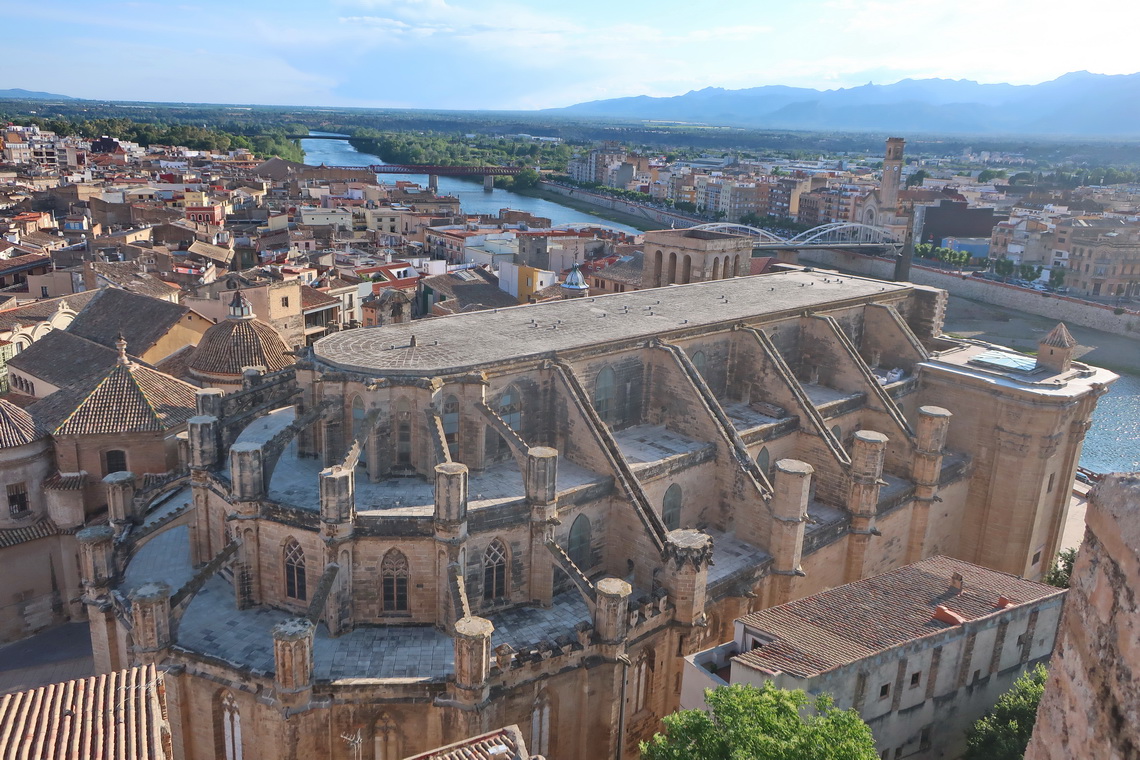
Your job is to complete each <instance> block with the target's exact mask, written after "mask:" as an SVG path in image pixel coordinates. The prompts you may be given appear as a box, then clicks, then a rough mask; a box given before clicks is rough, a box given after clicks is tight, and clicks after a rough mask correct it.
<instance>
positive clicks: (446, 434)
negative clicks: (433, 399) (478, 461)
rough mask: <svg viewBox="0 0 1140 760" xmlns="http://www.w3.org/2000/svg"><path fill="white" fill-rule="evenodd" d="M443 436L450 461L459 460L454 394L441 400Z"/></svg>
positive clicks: (456, 407) (457, 417) (457, 416)
mask: <svg viewBox="0 0 1140 760" xmlns="http://www.w3.org/2000/svg"><path fill="white" fill-rule="evenodd" d="M443 438H444V440H445V441H446V442H447V452H448V454H449V455H450V456H451V461H453V462H457V461H459V399H458V398H456V397H455V396H448V397H447V398H445V399H444V400H443Z"/></svg>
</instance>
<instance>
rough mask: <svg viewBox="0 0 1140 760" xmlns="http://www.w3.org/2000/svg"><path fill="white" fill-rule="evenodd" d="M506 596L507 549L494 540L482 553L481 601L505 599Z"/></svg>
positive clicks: (500, 542) (497, 540)
mask: <svg viewBox="0 0 1140 760" xmlns="http://www.w3.org/2000/svg"><path fill="white" fill-rule="evenodd" d="M506 596H507V547H505V546H503V542H502V541H500V540H499V539H497V538H496V539H495V540H494V541H492V542H491V545H490V546H488V547H487V550H486V551H485V552H483V600H484V601H492V600H495V599H505V598H506Z"/></svg>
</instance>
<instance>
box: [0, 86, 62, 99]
mask: <svg viewBox="0 0 1140 760" xmlns="http://www.w3.org/2000/svg"><path fill="white" fill-rule="evenodd" d="M0 98H7V99H9V100H75V98H73V97H71V96H69V95H55V94H53V93H50V92H36V91H34V90H21V89H20V88H19V87H17V88H15V89H12V90H0Z"/></svg>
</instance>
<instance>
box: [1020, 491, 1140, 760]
mask: <svg viewBox="0 0 1140 760" xmlns="http://www.w3.org/2000/svg"><path fill="white" fill-rule="evenodd" d="M1085 522H1086V525H1087V527H1086V530H1085V540H1084V544H1082V546H1081V550H1080V554H1079V555H1078V557H1077V563H1076V566H1075V567H1074V568H1073V576H1072V585H1071V587H1070V590H1069V594H1068V599H1067V600H1066V602H1065V611H1064V618H1063V621H1062V623H1061V632H1060V633H1061V641H1060V645H1059V646H1058V648H1057V650H1056V651H1055V652H1054V654H1053V660H1052V663H1051V665H1050V667H1049V669H1050V675H1049V682H1048V684H1047V685H1046V687H1045V696H1044V697H1042V699H1041V705H1040V707H1039V708H1038V711H1037V726H1036V729H1035V731H1034V733H1033V738H1032V739H1031V740H1030V742H1029V748H1028V749H1027V750H1026V753H1025V757H1026V760H1062V758H1073V757H1095V758H1100V759H1101V760H1127V759H1130V758H1136V757H1140V721H1138V718H1140V600H1137V596H1136V586H1137V583H1140V474H1137V473H1133V474H1131V475H1110V476H1108V478H1107V479H1106V480H1105V481H1103V482H1102V483H1101V484H1100V485H1098V486H1097V488H1096V489H1095V491H1094V492H1093V494H1092V498H1091V500H1090V501H1089V507H1088V513H1087V514H1086V517H1085Z"/></svg>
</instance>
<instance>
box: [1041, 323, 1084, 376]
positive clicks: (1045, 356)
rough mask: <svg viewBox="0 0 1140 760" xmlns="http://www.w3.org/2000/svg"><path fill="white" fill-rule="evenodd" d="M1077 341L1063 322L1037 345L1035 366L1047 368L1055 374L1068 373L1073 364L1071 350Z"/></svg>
mask: <svg viewBox="0 0 1140 760" xmlns="http://www.w3.org/2000/svg"><path fill="white" fill-rule="evenodd" d="M1076 347H1077V341H1076V339H1074V338H1073V336H1072V334H1071V333H1070V332H1069V328H1067V327H1065V323H1064V322H1058V323H1057V326H1056V327H1054V328H1053V329H1052V330H1050V331H1049V334H1048V335H1046V336H1045V337H1044V338H1042V339H1041V340H1040V341H1038V343H1037V366H1038V367H1047V368H1048V369H1051V370H1053V371H1055V372H1068V370H1069V366H1070V365H1071V364H1072V363H1073V350H1074V349H1076Z"/></svg>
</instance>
